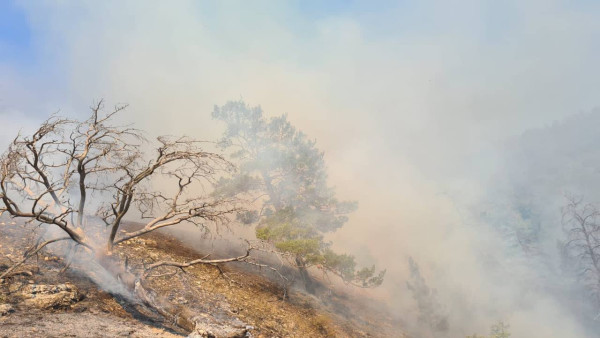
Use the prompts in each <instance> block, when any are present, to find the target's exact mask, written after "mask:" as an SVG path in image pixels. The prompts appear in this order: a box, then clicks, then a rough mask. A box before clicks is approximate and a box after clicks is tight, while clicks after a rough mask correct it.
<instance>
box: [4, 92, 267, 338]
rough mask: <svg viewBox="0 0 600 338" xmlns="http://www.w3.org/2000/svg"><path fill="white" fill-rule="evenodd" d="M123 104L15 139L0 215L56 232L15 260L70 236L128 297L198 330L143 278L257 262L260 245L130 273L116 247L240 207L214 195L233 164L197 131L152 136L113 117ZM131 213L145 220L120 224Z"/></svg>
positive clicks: (214, 220)
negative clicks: (254, 254) (171, 270)
mask: <svg viewBox="0 0 600 338" xmlns="http://www.w3.org/2000/svg"><path fill="white" fill-rule="evenodd" d="M126 107H127V106H125V105H121V106H116V107H114V109H112V110H110V111H109V112H105V111H104V105H103V102H102V101H100V102H98V103H97V104H96V105H94V106H93V107H91V115H90V117H89V118H88V119H86V120H83V121H78V120H71V119H66V118H61V117H58V116H52V117H51V118H50V119H48V120H47V121H45V122H44V123H42V125H41V126H40V127H39V128H38V129H37V130H36V131H35V132H34V133H33V134H32V135H31V136H21V135H19V136H17V137H16V138H15V139H14V141H13V142H12V144H11V145H10V146H9V148H8V150H7V151H6V152H5V153H4V155H3V156H2V157H1V159H0V200H1V203H0V214H2V213H7V214H9V215H10V216H12V217H15V218H22V219H25V220H28V221H35V222H39V223H40V224H42V225H45V226H46V227H47V228H48V229H57V230H58V232H54V233H52V232H51V231H49V232H48V233H49V234H54V236H55V237H53V238H49V239H44V240H40V241H39V242H38V244H37V245H36V246H35V247H33V248H31V249H30V250H28V251H29V254H26V255H25V256H24V259H23V260H22V261H21V262H19V263H17V264H22V263H23V262H24V261H25V260H26V259H27V258H29V257H31V255H33V254H35V253H37V252H38V251H40V250H41V249H42V248H43V247H45V246H46V245H48V244H51V243H54V242H56V241H68V242H70V243H71V244H72V246H73V248H75V249H76V250H77V251H76V253H74V255H77V256H82V257H86V258H88V259H94V260H95V261H96V262H98V263H99V264H100V266H102V267H103V268H104V269H105V270H107V271H108V272H110V274H111V275H112V276H113V277H115V279H117V280H119V281H120V282H121V283H122V284H123V285H124V286H125V288H126V289H127V290H128V291H129V292H130V293H131V294H132V295H134V296H136V297H137V298H138V299H139V300H141V301H142V302H144V303H145V304H147V305H149V306H151V307H153V308H155V309H156V310H157V311H158V312H159V313H161V314H163V315H164V316H167V317H169V318H170V319H172V320H173V321H174V322H175V323H176V324H178V325H180V326H181V327H183V328H184V329H187V330H189V331H193V330H194V329H195V326H196V323H195V321H194V314H191V313H187V312H186V311H185V309H181V308H179V307H177V306H174V305H171V304H169V302H167V301H166V300H165V299H164V298H162V297H160V296H158V295H156V294H155V293H154V292H153V291H152V290H150V289H149V288H148V287H147V286H146V285H145V283H144V280H145V279H146V278H147V277H148V276H149V274H148V272H149V271H151V270H154V269H157V268H165V267H175V268H183V267H189V266H192V265H196V264H211V265H215V264H220V263H227V262H235V261H238V262H248V263H250V264H257V263H254V262H253V261H252V260H251V257H250V253H251V251H252V250H253V249H254V248H253V247H252V246H249V247H248V249H247V251H246V253H245V254H244V255H241V256H237V257H232V258H225V259H206V257H203V258H199V259H195V260H191V261H188V262H172V261H169V260H164V261H160V262H157V263H154V264H152V265H151V266H149V267H147V268H146V271H143V273H141V274H136V273H133V272H131V271H129V269H128V268H127V267H126V265H125V264H124V262H123V261H122V260H121V259H120V258H119V256H118V255H114V254H113V249H114V247H115V246H116V245H119V244H120V243H123V242H124V241H127V240H129V239H132V238H136V237H139V236H143V235H146V234H148V233H151V232H153V231H155V230H157V229H161V228H166V227H170V226H174V225H176V224H180V223H185V222H187V223H192V224H195V225H196V226H198V227H200V228H203V227H206V226H207V225H209V224H213V225H217V226H218V225H223V224H226V223H227V222H228V220H229V216H230V215H232V214H233V213H236V212H238V211H240V210H241V208H240V203H239V201H237V200H235V199H233V198H222V197H215V196H213V195H211V194H210V186H211V184H212V183H214V181H215V180H216V179H217V178H218V176H219V175H220V174H221V173H224V172H228V171H231V170H233V169H234V168H233V166H232V164H231V163H230V162H228V161H227V160H225V159H224V158H223V157H222V156H221V155H219V154H216V153H211V152H207V151H204V150H203V149H202V147H201V146H202V143H201V142H199V141H196V140H193V139H191V138H187V137H166V136H162V137H158V138H157V139H156V141H155V142H150V141H148V140H147V139H146V138H145V137H144V135H143V134H142V132H140V131H139V130H137V129H135V128H133V127H131V126H128V125H119V124H116V122H115V120H116V118H115V117H116V116H117V114H118V113H119V112H121V111H123V110H124V109H125V108H126ZM128 215H129V216H131V217H136V218H141V219H143V220H144V221H145V222H144V225H143V226H142V227H141V228H140V229H137V230H122V225H123V221H124V220H125V218H126V217H127V216H128ZM57 233H58V234H57ZM15 268H16V266H13V267H12V268H10V269H9V271H5V273H4V274H3V275H2V276H1V277H2V278H3V277H5V276H8V275H9V274H10V273H12V272H13V271H14V269H15Z"/></svg>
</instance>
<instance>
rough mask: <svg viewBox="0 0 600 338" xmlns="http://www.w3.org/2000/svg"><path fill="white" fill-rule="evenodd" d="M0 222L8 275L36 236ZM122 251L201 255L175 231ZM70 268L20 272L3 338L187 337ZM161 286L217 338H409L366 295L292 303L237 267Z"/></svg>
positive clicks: (37, 264)
mask: <svg viewBox="0 0 600 338" xmlns="http://www.w3.org/2000/svg"><path fill="white" fill-rule="evenodd" d="M0 224H1V226H0V272H1V271H3V270H5V269H6V268H7V267H8V266H9V265H10V264H12V262H15V261H17V260H18V259H20V257H21V255H22V252H23V251H24V250H25V248H26V247H27V243H28V242H31V240H32V238H33V237H32V236H33V235H31V233H30V231H24V230H23V229H24V228H23V226H21V225H18V224H15V223H14V222H12V221H11V220H6V219H4V220H0ZM118 251H119V252H118V253H119V254H125V253H127V255H128V256H129V257H130V260H129V266H130V268H131V269H133V270H135V269H139V268H141V267H142V265H143V264H144V263H148V262H150V261H153V260H156V259H157V258H158V257H161V258H169V259H172V260H176V261H183V260H185V259H189V258H192V257H198V255H199V254H198V253H196V252H194V251H193V250H191V249H189V248H186V247H185V246H183V245H182V244H181V243H180V242H179V241H177V240H176V239H175V238H173V237H171V236H169V235H166V234H154V235H152V236H149V237H146V238H144V239H136V240H131V241H129V242H127V243H125V244H124V245H122V246H120V247H119V249H118ZM63 267H64V261H63V260H62V259H61V258H59V257H57V256H54V255H53V254H51V253H48V252H46V253H40V254H38V257H37V258H32V259H31V260H30V261H28V262H27V263H26V264H25V265H23V266H22V267H21V268H20V269H19V270H18V271H20V272H23V273H22V274H19V275H17V276H14V277H12V278H10V279H7V280H6V283H4V284H3V285H1V286H0V314H2V313H3V314H2V316H1V317H0V337H22V336H44V337H53V336H54V337H66V336H71V337H104V336H132V337H175V336H182V335H183V336H185V335H186V332H182V331H181V330H180V329H179V328H178V327H176V326H173V325H171V324H170V323H166V322H164V320H163V319H162V318H161V317H160V316H159V315H157V314H156V313H154V312H153V311H151V310H149V309H147V308H144V307H143V306H141V305H139V304H135V302H132V301H131V300H127V299H125V298H123V297H120V296H113V295H111V294H109V293H108V292H106V291H103V290H101V289H99V288H98V287H97V285H96V283H93V282H92V281H91V280H90V279H89V278H87V277H84V274H83V273H78V269H81V268H82V267H76V266H74V267H73V268H71V269H69V270H67V271H66V272H64V273H61V269H62V268H63ZM151 285H152V287H153V289H154V290H156V291H157V292H160V293H162V294H163V295H165V296H167V297H168V299H170V300H171V301H172V302H175V303H178V304H182V305H184V306H186V307H188V308H190V309H192V310H193V311H194V312H195V313H198V314H199V316H200V317H201V318H202V322H203V323H206V328H207V332H212V333H214V334H215V335H216V336H234V335H236V334H239V332H249V333H250V334H251V336H253V337H404V336H405V335H404V333H403V332H402V331H401V330H400V329H399V328H397V327H395V326H397V325H394V324H393V322H392V321H391V320H390V319H389V317H388V316H387V315H386V314H385V312H384V311H383V310H380V309H377V307H375V306H373V304H370V303H369V302H368V301H367V300H365V299H358V298H356V297H353V296H350V295H347V294H344V293H343V292H339V291H333V290H332V291H331V292H329V293H328V294H327V295H324V296H323V297H320V298H316V297H313V296H309V295H306V294H304V293H302V292H300V291H294V290H289V291H288V292H287V295H288V297H287V298H286V299H282V298H283V297H282V296H283V295H284V290H283V289H282V287H281V286H280V285H279V284H278V283H275V282H273V281H270V280H269V279H268V278H265V277H263V276H262V275H260V274H256V273H252V272H248V271H247V270H245V269H241V268H239V267H235V266H223V267H222V268H221V269H218V268H216V267H214V266H194V267H191V268H187V269H186V271H185V273H183V272H180V273H177V274H175V275H170V274H167V275H164V276H160V277H155V278H152V279H151ZM32 290H34V291H32ZM40 290H42V291H40ZM44 290H50V291H49V292H47V294H46V293H44V292H45V291H44ZM57 290H58V291H57ZM43 297H46V298H43ZM53 297H54V298H53ZM56 297H63V298H60V299H58V300H56V299H57V298H56ZM65 297H66V298H65ZM48 299H50V301H49V300H48ZM36 301H37V303H36ZM1 304H4V305H1ZM3 306H4V311H3V310H2V307H3ZM237 329H240V330H241V331H236V330H237ZM236 332H237V333H236Z"/></svg>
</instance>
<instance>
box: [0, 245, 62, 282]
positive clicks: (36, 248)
mask: <svg viewBox="0 0 600 338" xmlns="http://www.w3.org/2000/svg"><path fill="white" fill-rule="evenodd" d="M67 239H71V237H60V238H55V239H50V240H47V241H45V242H42V243H40V244H38V245H36V246H34V247H32V248H29V249H28V250H27V251H26V252H25V254H24V257H23V259H22V260H20V261H19V262H17V263H15V264H14V265H13V266H11V267H10V268H8V269H7V270H6V271H4V272H3V273H2V275H0V283H2V282H4V279H5V278H7V277H10V276H13V275H17V274H19V273H12V272H13V271H14V270H15V269H16V268H18V267H19V266H21V265H23V263H25V262H26V261H27V260H28V259H29V258H31V257H32V256H34V255H35V254H37V253H38V252H39V251H40V250H42V249H43V248H44V247H45V246H46V245H48V244H52V243H55V242H58V241H64V240H67Z"/></svg>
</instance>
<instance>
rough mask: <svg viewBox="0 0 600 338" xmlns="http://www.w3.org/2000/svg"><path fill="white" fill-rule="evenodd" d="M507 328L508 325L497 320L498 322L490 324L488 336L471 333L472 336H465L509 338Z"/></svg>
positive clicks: (469, 337) (471, 337) (473, 337)
mask: <svg viewBox="0 0 600 338" xmlns="http://www.w3.org/2000/svg"><path fill="white" fill-rule="evenodd" d="M509 328H510V325H508V324H506V323H504V322H503V321H499V322H498V323H496V324H494V325H492V327H491V328H490V335H489V336H488V337H486V336H479V335H477V334H473V335H472V336H466V338H509V337H510V332H509V331H508V329H509Z"/></svg>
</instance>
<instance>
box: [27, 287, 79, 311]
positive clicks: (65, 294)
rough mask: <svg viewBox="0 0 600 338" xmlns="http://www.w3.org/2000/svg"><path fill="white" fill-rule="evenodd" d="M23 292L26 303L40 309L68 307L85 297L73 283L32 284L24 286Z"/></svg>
mask: <svg viewBox="0 0 600 338" xmlns="http://www.w3.org/2000/svg"><path fill="white" fill-rule="evenodd" d="M21 294H22V297H23V298H24V301H23V303H24V304H25V305H27V306H32V307H35V308H38V309H58V308H68V307H70V306H71V305H72V304H74V303H77V302H78V301H80V300H82V299H83V295H82V294H81V293H80V292H79V290H78V289H77V287H75V285H73V284H71V283H64V284H57V285H45V284H30V285H27V286H25V287H24V288H23V290H22V291H21Z"/></svg>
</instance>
